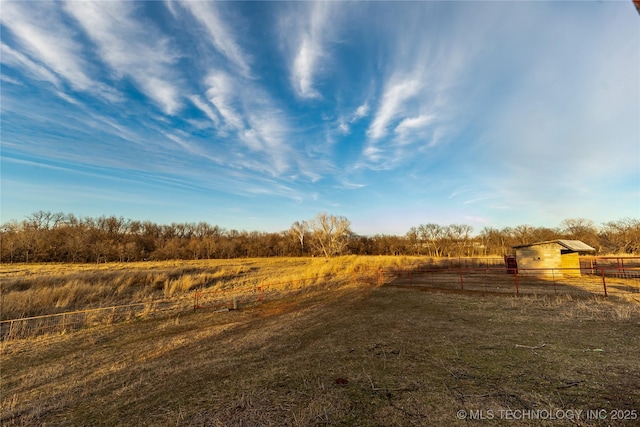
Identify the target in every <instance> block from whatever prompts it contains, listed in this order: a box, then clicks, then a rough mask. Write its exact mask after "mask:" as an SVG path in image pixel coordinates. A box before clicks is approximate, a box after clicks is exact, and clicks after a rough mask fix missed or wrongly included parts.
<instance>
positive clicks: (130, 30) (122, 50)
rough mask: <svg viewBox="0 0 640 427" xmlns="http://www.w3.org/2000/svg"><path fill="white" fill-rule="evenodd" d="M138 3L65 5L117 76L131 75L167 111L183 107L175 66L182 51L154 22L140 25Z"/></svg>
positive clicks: (144, 91) (73, 3)
mask: <svg viewBox="0 0 640 427" xmlns="http://www.w3.org/2000/svg"><path fill="white" fill-rule="evenodd" d="M137 7H138V4H137V3H134V2H67V3H65V5H64V8H65V10H66V11H67V13H69V15H71V16H73V17H74V18H75V19H76V20H77V21H78V23H79V24H80V26H81V27H82V28H83V29H84V31H85V32H86V33H87V34H88V35H89V37H90V38H91V40H92V41H93V42H94V43H95V45H96V46H97V48H98V54H99V55H100V59H101V60H102V61H104V62H105V63H106V64H108V65H109V67H111V69H112V70H113V71H114V72H115V74H116V77H119V78H122V77H125V76H126V77H129V78H131V79H132V80H133V81H134V82H135V84H136V85H137V87H138V88H139V89H140V91H141V92H142V93H144V94H145V95H146V96H148V97H149V98H151V99H152V100H153V101H154V102H156V103H157V104H158V105H159V106H160V107H161V108H162V109H163V111H164V112H165V113H166V114H170V115H171V114H175V113H176V112H177V111H178V110H179V109H180V107H181V106H182V102H181V99H180V98H181V93H182V91H181V88H180V87H179V86H177V85H176V84H175V82H176V80H179V74H178V73H177V71H176V70H175V69H174V68H173V66H174V65H175V63H176V60H177V58H178V54H177V53H176V52H175V51H174V50H173V48H172V47H171V41H170V39H169V37H167V36H165V35H163V34H162V33H161V32H160V31H159V30H158V29H157V28H155V27H154V25H153V24H152V23H151V22H148V23H147V25H144V26H143V25H140V21H139V19H137V18H136V9H137Z"/></svg>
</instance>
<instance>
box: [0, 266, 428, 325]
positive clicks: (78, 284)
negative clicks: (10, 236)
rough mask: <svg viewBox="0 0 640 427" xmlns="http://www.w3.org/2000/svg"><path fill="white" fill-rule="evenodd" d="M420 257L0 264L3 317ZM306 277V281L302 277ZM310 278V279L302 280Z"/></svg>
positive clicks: (318, 276)
mask: <svg viewBox="0 0 640 427" xmlns="http://www.w3.org/2000/svg"><path fill="white" fill-rule="evenodd" d="M419 259H420V258H413V257H382V256H381V257H357V256H347V257H339V258H334V259H330V260H326V259H324V258H265V259H242V260H238V259H234V260H203V261H164V262H137V263H112V264H11V265H7V264H3V265H0V279H1V285H0V286H1V287H0V295H1V298H2V319H3V320H5V319H14V318H20V317H29V316H37V315H44V314H52V313H59V312H64V311H72V310H81V309H87V308H93V307H107V306H113V305H122V304H131V303H139V302H145V301H154V300H160V299H178V298H183V297H186V296H187V295H191V294H192V293H193V291H194V290H196V289H198V290H211V289H232V288H237V287H242V286H247V285H251V286H253V285H257V286H265V287H269V288H270V289H272V290H277V289H279V288H283V289H289V288H292V287H300V286H312V285H315V284H317V283H319V282H322V281H324V280H325V278H333V277H336V276H347V275H351V274H353V273H354V272H355V271H357V270H363V269H369V270H376V269H378V268H380V267H390V266H393V267H397V266H403V267H409V266H411V265H414V264H415V263H417V262H418V260H419ZM302 279H305V280H302ZM306 279H309V280H306Z"/></svg>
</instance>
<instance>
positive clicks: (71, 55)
mask: <svg viewBox="0 0 640 427" xmlns="http://www.w3.org/2000/svg"><path fill="white" fill-rule="evenodd" d="M0 22H2V24H3V25H4V26H6V27H7V28H8V29H9V30H10V31H11V33H12V34H13V35H14V37H15V40H16V42H17V44H18V45H19V46H20V47H21V48H22V49H20V50H22V52H20V51H19V50H18V49H17V48H15V49H14V48H13V47H9V46H8V45H7V44H6V43H4V42H3V43H2V56H3V58H2V62H3V63H5V64H10V65H13V66H18V67H20V68H22V69H23V70H25V71H26V72H27V74H29V75H30V76H32V77H33V78H35V79H37V80H42V81H48V82H50V83H51V84H53V85H54V86H55V87H56V89H57V90H56V91H55V93H56V94H57V95H58V96H60V97H61V98H63V99H65V100H67V101H69V102H72V103H75V102H77V101H75V100H73V98H72V97H71V96H70V95H69V94H68V93H66V90H65V88H64V87H63V84H62V81H61V79H60V78H62V79H63V80H64V81H66V82H67V83H68V84H69V85H70V86H71V87H72V88H73V89H75V90H80V91H86V92H89V93H93V94H97V95H99V96H100V97H102V98H105V99H107V100H109V101H112V102H115V101H118V100H120V95H118V94H117V93H116V92H115V91H114V90H113V89H111V88H109V87H107V86H106V85H104V84H103V83H101V82H99V81H97V80H96V79H94V78H93V77H92V76H91V72H92V70H93V67H92V66H91V64H90V63H89V62H88V61H86V60H85V59H84V58H85V54H86V50H85V48H84V46H83V45H82V44H81V43H79V42H78V41H77V40H76V39H77V36H78V34H77V33H75V32H74V31H73V30H72V29H71V27H69V26H68V25H67V24H66V23H65V22H64V14H63V13H62V11H61V10H60V8H59V4H58V3H57V2H47V1H42V2H38V7H36V8H34V7H32V6H31V4H30V3H28V2H26V3H25V2H17V1H12V2H3V3H2V13H0Z"/></svg>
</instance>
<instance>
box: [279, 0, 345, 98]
mask: <svg viewBox="0 0 640 427" xmlns="http://www.w3.org/2000/svg"><path fill="white" fill-rule="evenodd" d="M304 6H305V9H304V10H303V11H300V10H298V9H297V8H296V10H295V12H296V16H295V17H293V16H288V17H287V18H286V19H284V20H283V21H282V24H281V32H282V34H281V36H282V38H283V39H285V44H286V45H287V49H288V56H289V58H288V61H289V73H290V75H289V80H290V82H291V86H292V88H293V91H294V93H295V94H296V96H298V97H299V98H303V99H318V98H322V94H321V93H320V91H318V89H317V88H316V79H317V77H318V74H320V72H321V70H322V63H323V62H324V61H326V59H327V58H326V57H327V52H326V49H327V46H326V44H327V43H328V38H329V37H330V36H331V32H332V28H333V27H332V19H335V16H334V9H335V6H334V5H333V4H332V2H313V3H310V4H308V5H304Z"/></svg>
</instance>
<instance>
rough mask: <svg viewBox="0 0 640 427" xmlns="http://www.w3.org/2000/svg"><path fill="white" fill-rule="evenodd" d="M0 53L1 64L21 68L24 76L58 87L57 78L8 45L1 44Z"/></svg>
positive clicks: (58, 80)
mask: <svg viewBox="0 0 640 427" xmlns="http://www.w3.org/2000/svg"><path fill="white" fill-rule="evenodd" d="M0 49H1V52H2V63H3V64H6V65H10V66H14V67H19V68H21V69H22V70H23V71H24V72H26V74H28V75H29V76H31V77H32V78H35V79H37V80H41V81H46V82H49V83H51V84H53V85H54V86H56V87H60V85H61V82H60V79H58V77H57V76H56V75H55V74H54V73H53V72H51V71H50V70H49V69H48V68H46V67H44V66H42V65H40V64H37V63H36V62H34V61H32V60H31V59H29V58H28V57H27V56H26V55H24V54H22V53H21V52H18V51H17V50H14V49H12V48H11V47H9V46H8V45H6V44H4V43H2V45H1V46H0Z"/></svg>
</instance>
